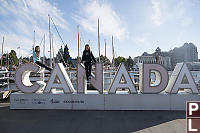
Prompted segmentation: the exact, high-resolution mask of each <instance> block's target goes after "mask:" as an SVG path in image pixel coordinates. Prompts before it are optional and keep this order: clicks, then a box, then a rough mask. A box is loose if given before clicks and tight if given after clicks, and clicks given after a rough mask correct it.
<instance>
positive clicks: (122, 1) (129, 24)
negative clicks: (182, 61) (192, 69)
mask: <svg viewBox="0 0 200 133" xmlns="http://www.w3.org/2000/svg"><path fill="white" fill-rule="evenodd" d="M199 13H200V0H88V1H87V0H0V37H1V39H2V37H3V36H4V37H5V47H4V49H5V51H6V52H7V51H10V50H11V49H14V50H16V51H17V52H18V54H19V50H18V49H17V47H19V46H20V53H21V55H22V56H28V55H29V56H30V55H31V48H32V45H33V31H34V30H35V31H36V44H37V45H39V44H40V41H41V39H42V37H43V35H44V34H45V35H46V53H45V54H46V55H47V56H49V53H48V51H49V38H48V36H49V34H48V14H50V15H51V16H52V18H53V20H54V22H55V24H56V25H57V28H58V30H59V31H60V33H61V36H62V38H63V40H64V42H65V43H66V44H68V47H69V51H70V54H71V56H72V57H76V56H77V25H79V27H80V37H81V50H83V49H84V44H85V43H88V42H89V40H90V45H91V48H92V50H93V53H94V55H95V56H98V49H97V48H98V47H97V19H98V18H99V19H100V39H101V53H102V54H104V40H106V42H107V55H108V56H109V58H111V55H112V51H111V36H112V35H113V36H114V46H115V50H116V54H117V56H124V57H128V56H129V55H130V56H132V57H135V56H138V55H141V54H142V53H143V52H144V51H146V52H149V53H151V52H153V51H154V50H155V49H156V47H158V46H159V47H160V48H161V50H163V51H167V50H170V49H172V48H174V47H179V46H181V45H183V43H185V42H192V43H194V44H195V45H196V46H197V47H198V50H200V49H199V47H200V43H199V42H200V14H199ZM52 32H53V36H54V48H55V50H56V51H57V50H58V49H59V48H60V46H61V44H62V42H61V41H60V39H59V36H58V34H57V33H56V31H55V29H54V27H53V25H52ZM41 54H42V53H41Z"/></svg>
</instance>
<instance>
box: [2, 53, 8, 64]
mask: <svg viewBox="0 0 200 133" xmlns="http://www.w3.org/2000/svg"><path fill="white" fill-rule="evenodd" d="M1 58H3V59H2V65H3V66H6V65H7V61H8V55H7V54H3V56H2V57H1Z"/></svg>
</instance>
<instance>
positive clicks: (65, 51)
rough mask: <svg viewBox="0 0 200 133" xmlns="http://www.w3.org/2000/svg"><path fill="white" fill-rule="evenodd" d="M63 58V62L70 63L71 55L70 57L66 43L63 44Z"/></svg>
mask: <svg viewBox="0 0 200 133" xmlns="http://www.w3.org/2000/svg"><path fill="white" fill-rule="evenodd" d="M63 58H64V60H65V63H67V64H71V63H72V62H71V57H70V54H69V49H68V47H67V44H66V45H65V48H64V55H63Z"/></svg>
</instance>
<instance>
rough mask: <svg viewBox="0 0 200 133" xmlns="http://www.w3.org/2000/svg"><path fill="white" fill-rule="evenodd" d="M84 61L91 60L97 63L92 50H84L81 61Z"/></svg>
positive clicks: (88, 61) (89, 61)
mask: <svg viewBox="0 0 200 133" xmlns="http://www.w3.org/2000/svg"><path fill="white" fill-rule="evenodd" d="M83 61H85V62H87V63H91V62H94V63H96V59H95V57H94V55H93V54H92V51H87V50H84V51H83V55H82V60H81V62H83Z"/></svg>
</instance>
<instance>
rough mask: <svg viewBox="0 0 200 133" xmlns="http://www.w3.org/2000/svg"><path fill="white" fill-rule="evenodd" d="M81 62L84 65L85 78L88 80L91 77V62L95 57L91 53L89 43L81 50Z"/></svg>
mask: <svg viewBox="0 0 200 133" xmlns="http://www.w3.org/2000/svg"><path fill="white" fill-rule="evenodd" d="M81 63H83V64H84V66H85V71H86V78H87V81H88V80H89V79H90V78H91V69H92V64H93V63H96V59H95V57H94V55H93V54H92V51H91V50H90V46H89V44H86V45H85V50H84V51H83V55H82V60H81Z"/></svg>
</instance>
